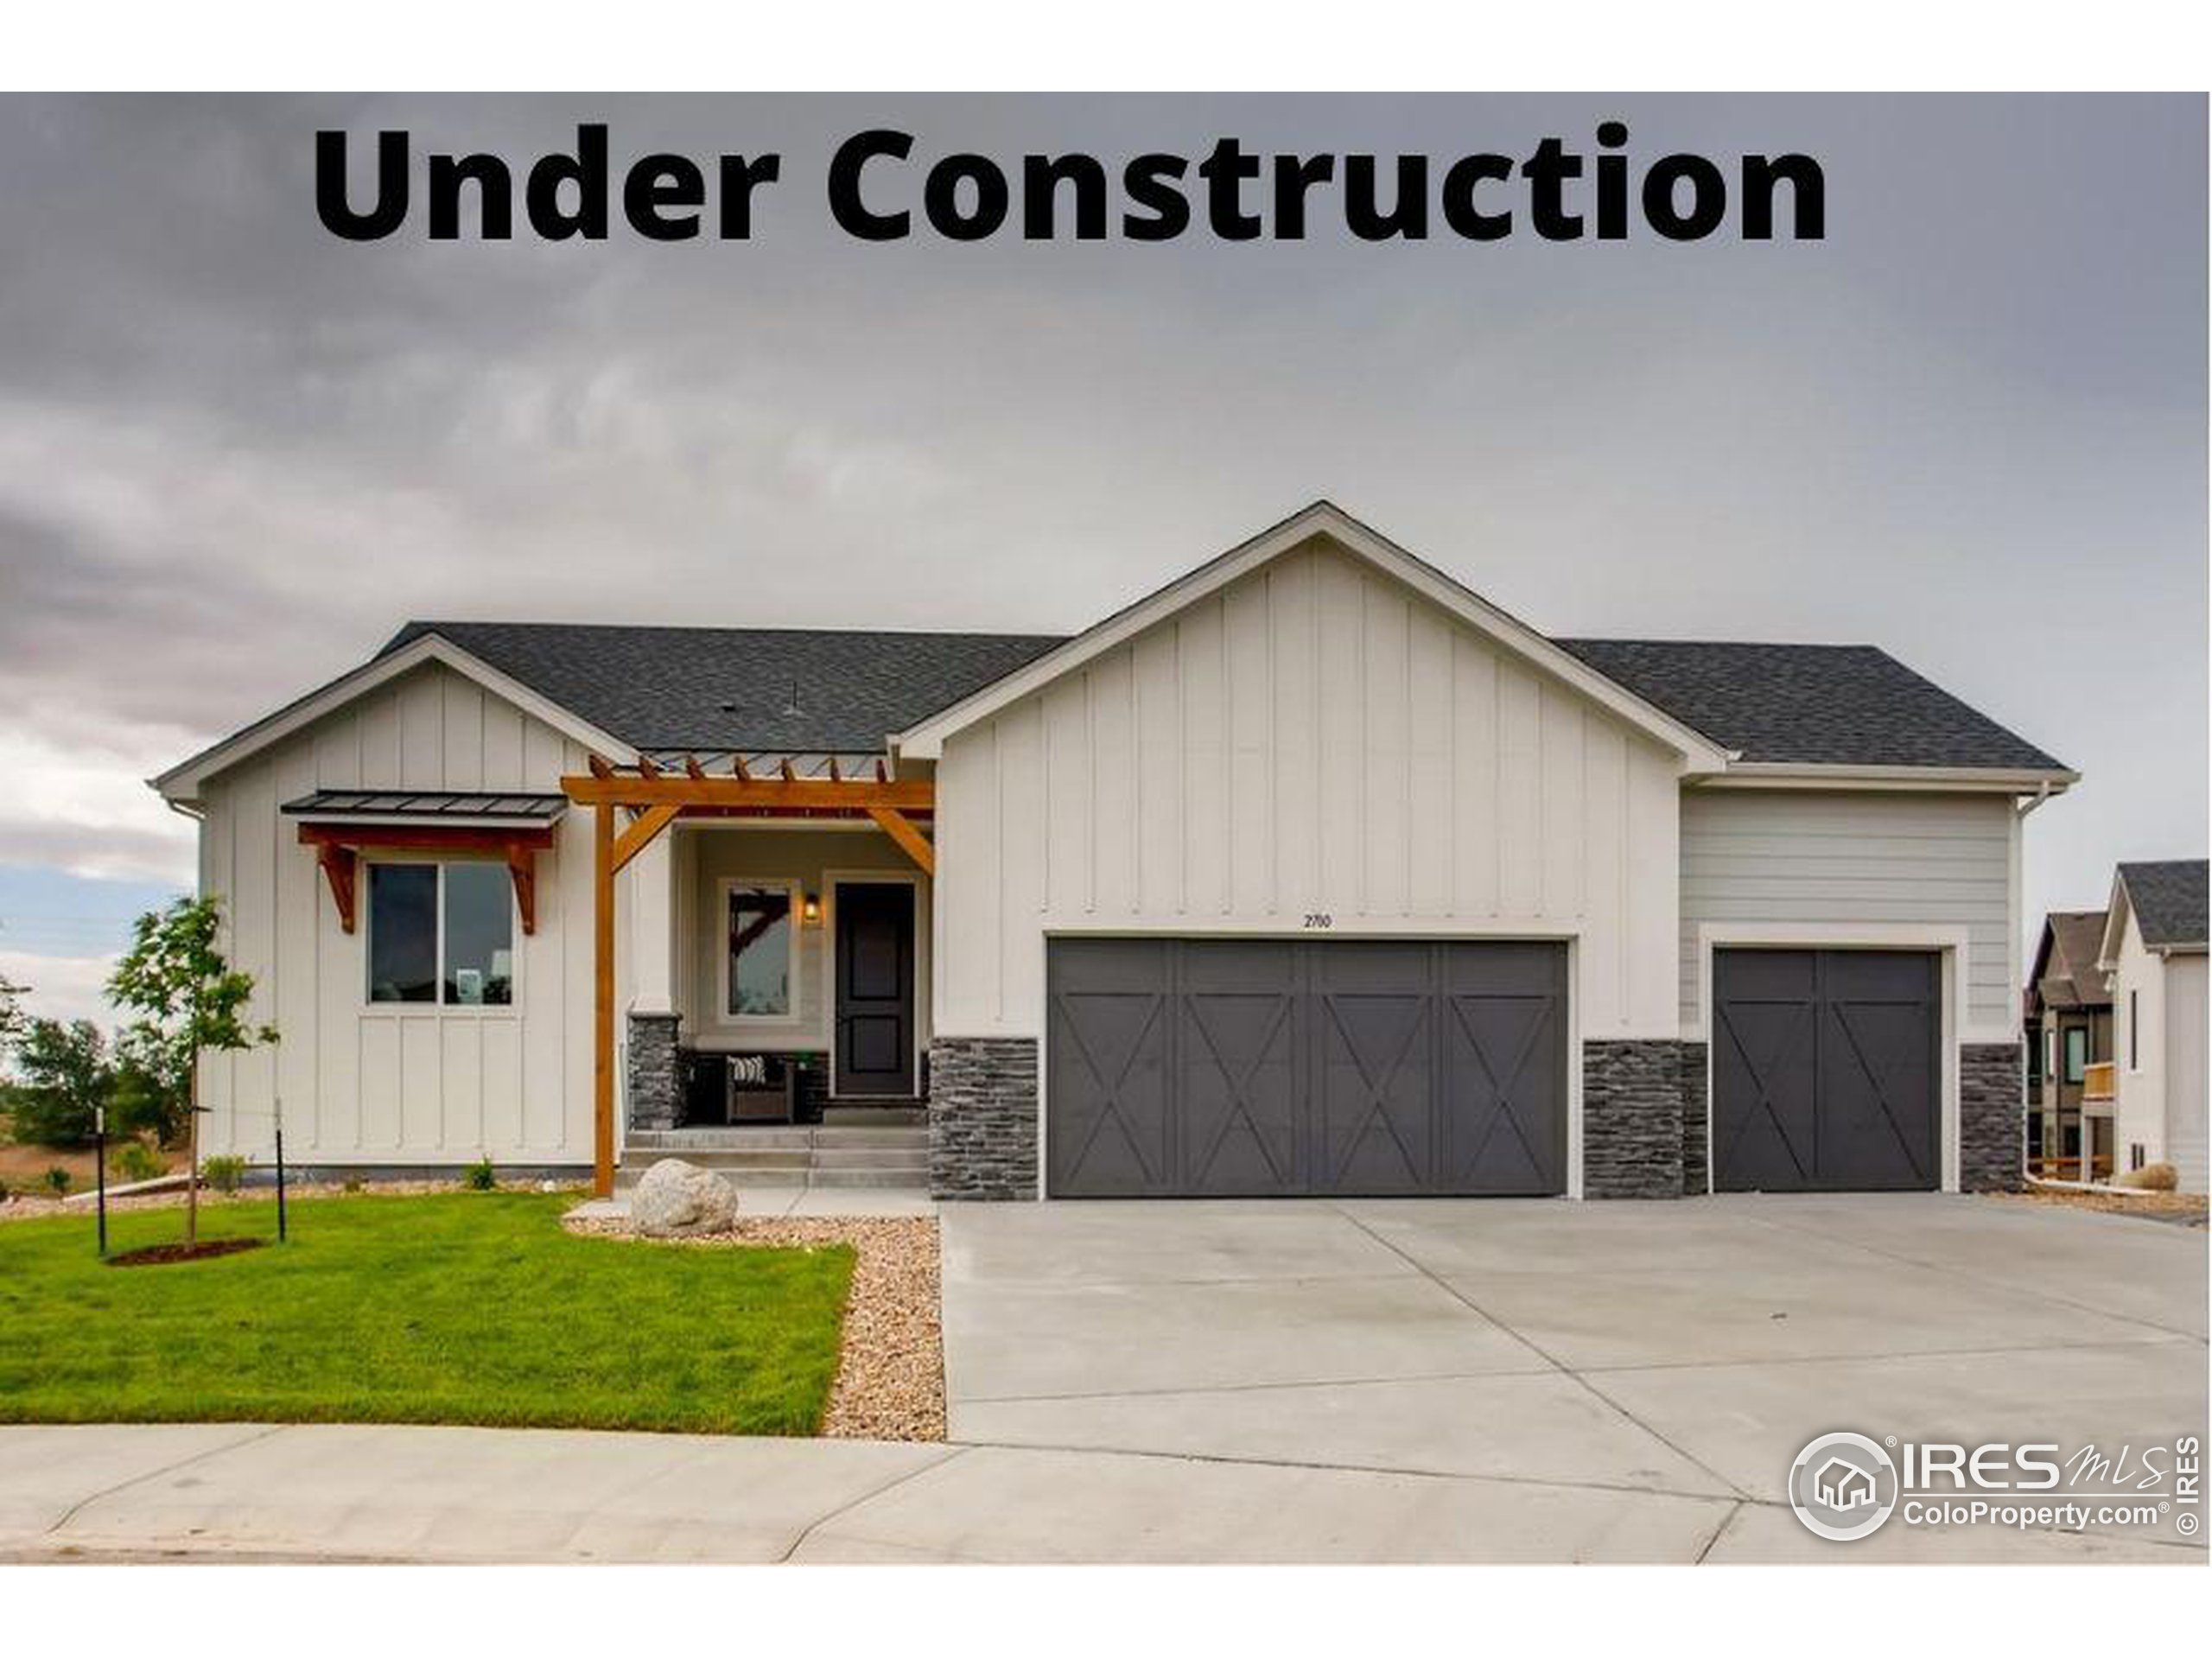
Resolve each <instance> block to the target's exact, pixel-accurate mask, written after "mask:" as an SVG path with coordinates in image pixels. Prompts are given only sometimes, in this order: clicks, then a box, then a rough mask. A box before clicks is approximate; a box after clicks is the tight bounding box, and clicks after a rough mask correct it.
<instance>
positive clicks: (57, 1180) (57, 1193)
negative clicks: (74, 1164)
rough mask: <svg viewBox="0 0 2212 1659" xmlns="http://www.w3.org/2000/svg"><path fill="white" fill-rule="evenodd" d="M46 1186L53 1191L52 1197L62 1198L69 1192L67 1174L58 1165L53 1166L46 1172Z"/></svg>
mask: <svg viewBox="0 0 2212 1659" xmlns="http://www.w3.org/2000/svg"><path fill="white" fill-rule="evenodd" d="M46 1184H47V1185H48V1186H50V1187H52V1188H53V1189H54V1197H56V1198H60V1197H62V1196H63V1195H64V1194H66V1193H67V1192H68V1191H69V1172H68V1171H67V1170H66V1169H64V1168H62V1167H61V1166H60V1165H59V1164H56V1165H54V1167H53V1168H51V1169H49V1170H48V1171H47V1172H46Z"/></svg>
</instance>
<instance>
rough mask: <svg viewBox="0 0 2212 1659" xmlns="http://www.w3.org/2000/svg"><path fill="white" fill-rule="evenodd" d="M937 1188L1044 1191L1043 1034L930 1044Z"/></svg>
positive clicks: (1006, 1194)
mask: <svg viewBox="0 0 2212 1659" xmlns="http://www.w3.org/2000/svg"><path fill="white" fill-rule="evenodd" d="M930 1194H931V1197H932V1198H1035V1197H1036V1196H1037V1039H1035V1038H1033V1037H938V1038H935V1039H932V1040H931V1043H930Z"/></svg>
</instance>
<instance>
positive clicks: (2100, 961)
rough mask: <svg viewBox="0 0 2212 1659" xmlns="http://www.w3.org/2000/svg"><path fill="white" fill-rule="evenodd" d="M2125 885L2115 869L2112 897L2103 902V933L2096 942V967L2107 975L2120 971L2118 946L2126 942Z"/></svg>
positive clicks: (2126, 907) (2126, 909)
mask: <svg viewBox="0 0 2212 1659" xmlns="http://www.w3.org/2000/svg"><path fill="white" fill-rule="evenodd" d="M2127 911H2128V906H2127V883H2126V882H2125V881H2124V880H2121V879H2120V871H2119V869H2118V868H2114V869H2113V873H2112V897H2111V898H2110V899H2107V900H2106V901H2105V931H2104V933H2103V935H2102V936H2101V938H2099V939H2098V940H2097V967H2098V969H2100V970H2101V971H2102V972H2104V973H2107V974H2112V973H2117V972H2119V971H2120V946H2121V945H2123V944H2126V942H2127Z"/></svg>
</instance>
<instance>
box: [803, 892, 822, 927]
mask: <svg viewBox="0 0 2212 1659" xmlns="http://www.w3.org/2000/svg"><path fill="white" fill-rule="evenodd" d="M798 918H799V920H800V921H801V922H802V923H804V925H807V926H808V927H819V926H821V925H822V895H821V894H820V893H808V894H807V895H806V897H805V898H804V899H800V900H799V904H798Z"/></svg>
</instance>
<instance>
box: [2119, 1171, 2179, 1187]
mask: <svg viewBox="0 0 2212 1659" xmlns="http://www.w3.org/2000/svg"><path fill="white" fill-rule="evenodd" d="M2114 1185H2120V1186H2125V1187H2132V1188H2133V1189H2134V1190H2135V1191H2136V1192H2172V1191H2173V1190H2174V1189H2175V1188H2176V1187H2177V1186H2179V1185H2181V1173H2180V1172H2179V1171H2178V1170H2177V1169H2176V1168H2175V1167H2174V1166H2172V1165H2171V1164H2145V1165H2144V1166H2143V1167H2142V1168H2140V1169H2131V1170H2129V1171H2128V1172H2127V1173H2126V1174H2124V1175H2122V1176H2120V1178H2119V1179H2118V1180H2117V1181H2116V1182H2115V1183H2114Z"/></svg>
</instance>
